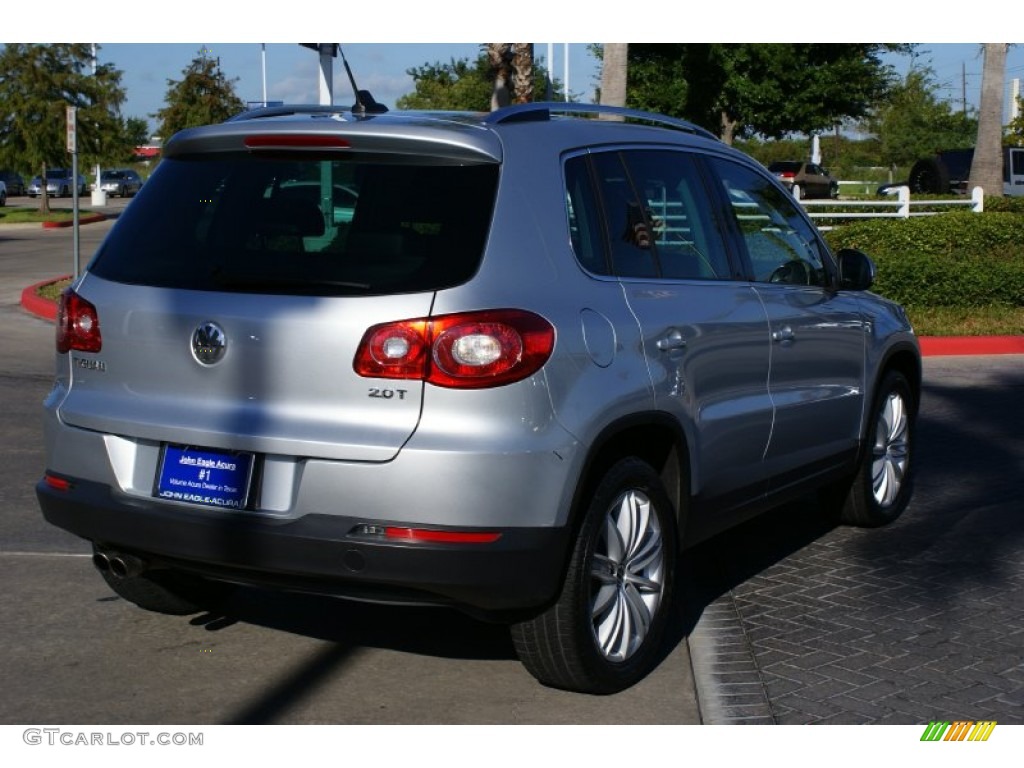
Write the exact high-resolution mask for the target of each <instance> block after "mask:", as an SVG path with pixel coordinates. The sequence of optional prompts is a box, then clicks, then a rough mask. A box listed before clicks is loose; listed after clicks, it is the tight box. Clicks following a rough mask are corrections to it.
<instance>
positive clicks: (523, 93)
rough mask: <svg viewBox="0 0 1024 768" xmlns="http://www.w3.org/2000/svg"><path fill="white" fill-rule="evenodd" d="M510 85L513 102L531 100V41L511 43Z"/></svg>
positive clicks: (519, 102) (520, 102) (527, 101)
mask: <svg viewBox="0 0 1024 768" xmlns="http://www.w3.org/2000/svg"><path fill="white" fill-rule="evenodd" d="M512 85H513V87H512V90H513V92H514V96H513V97H512V101H513V103H515V104H529V103H530V102H531V101H533V43H512Z"/></svg>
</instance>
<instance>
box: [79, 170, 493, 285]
mask: <svg viewBox="0 0 1024 768" xmlns="http://www.w3.org/2000/svg"><path fill="white" fill-rule="evenodd" d="M497 180H498V167H497V166H496V165H467V166H454V165H438V164H436V162H435V163H432V164H430V165H417V164H408V163H407V162H406V163H401V164H400V163H389V162H378V161H375V162H355V161H351V160H336V159H332V160H322V159H314V160H307V159H303V160H293V159H258V158H253V157H251V156H249V155H243V156H223V155H221V156H217V157H216V158H214V159H209V158H186V159H165V160H163V161H162V162H161V164H160V166H159V168H158V169H157V171H156V172H155V173H154V174H153V176H152V178H151V179H150V180H149V182H147V184H146V187H145V190H144V191H143V193H141V194H140V195H139V197H138V198H137V199H136V200H135V202H133V203H132V205H131V206H129V207H128V209H126V211H125V213H124V214H123V216H122V217H121V219H120V220H119V221H118V223H117V225H116V226H115V227H114V228H113V229H112V230H111V233H110V235H109V236H108V237H107V239H106V241H105V242H104V244H103V246H102V247H101V249H100V250H99V252H98V253H97V254H96V257H95V258H94V260H93V262H92V264H91V265H90V267H89V269H90V271H91V272H92V273H94V274H96V275H98V276H100V277H103V278H105V279H109V280H114V281H118V282H124V283H133V284H143V285H152V286H159V287H170V288H185V289H190V290H216V291H239V292H253V293H289V294H310V295H346V294H384V293H404V292H418V291H429V290H437V289H439V288H445V287H449V286H452V285H457V284H459V283H461V282H465V281H466V280H468V279H469V278H470V277H471V276H472V275H473V274H474V272H475V271H476V269H477V267H478V266H479V263H480V259H481V257H482V254H483V249H484V244H485V241H486V238H487V232H488V229H489V226H490V219H491V212H492V208H493V205H494V197H495V190H496V187H497Z"/></svg>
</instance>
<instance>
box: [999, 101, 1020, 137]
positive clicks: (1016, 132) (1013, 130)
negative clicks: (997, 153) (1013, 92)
mask: <svg viewBox="0 0 1024 768" xmlns="http://www.w3.org/2000/svg"><path fill="white" fill-rule="evenodd" d="M1003 143H1004V144H1006V145H1007V146H1012V147H1019V146H1022V145H1024V98H1022V97H1018V98H1017V116H1016V117H1015V118H1013V120H1011V121H1010V124H1009V125H1008V126H1006V136H1005V137H1003Z"/></svg>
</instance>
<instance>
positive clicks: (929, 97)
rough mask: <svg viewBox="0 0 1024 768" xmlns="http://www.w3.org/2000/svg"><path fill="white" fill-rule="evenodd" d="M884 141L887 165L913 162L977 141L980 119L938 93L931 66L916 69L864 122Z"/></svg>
mask: <svg viewBox="0 0 1024 768" xmlns="http://www.w3.org/2000/svg"><path fill="white" fill-rule="evenodd" d="M864 127H865V128H866V129H867V130H868V132H870V133H873V134H874V135H876V136H877V137H878V138H879V140H880V142H881V146H880V149H881V155H882V161H883V164H884V165H887V166H891V165H912V164H913V163H914V162H916V161H917V160H920V159H922V158H925V157H930V156H931V155H933V154H935V152H936V151H937V150H943V149H960V148H964V147H970V146H972V145H973V144H974V140H975V136H976V133H977V130H978V123H977V120H976V119H974V118H973V117H970V116H969V115H966V114H964V113H963V112H962V111H959V110H954V109H953V108H952V107H951V106H950V104H949V103H948V102H945V101H940V100H939V99H938V98H937V96H936V85H935V81H934V76H933V73H932V70H931V69H928V68H914V69H911V70H910V72H908V73H907V76H906V78H905V79H904V81H903V82H902V83H901V84H899V85H894V86H893V87H892V88H891V89H890V92H889V95H888V97H887V99H886V101H885V102H884V103H883V104H882V105H881V106H879V107H878V108H877V109H876V110H875V111H874V112H872V114H871V115H870V116H869V117H868V119H867V120H866V121H865V123H864Z"/></svg>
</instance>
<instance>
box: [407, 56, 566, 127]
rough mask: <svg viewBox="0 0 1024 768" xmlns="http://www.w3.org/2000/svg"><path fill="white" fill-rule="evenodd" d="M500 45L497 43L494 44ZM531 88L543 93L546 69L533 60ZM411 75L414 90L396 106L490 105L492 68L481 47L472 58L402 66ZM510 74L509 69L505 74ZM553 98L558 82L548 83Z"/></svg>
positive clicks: (452, 107)
mask: <svg viewBox="0 0 1024 768" xmlns="http://www.w3.org/2000/svg"><path fill="white" fill-rule="evenodd" d="M497 45H501V44H497ZM532 70H533V92H534V93H535V94H536V93H544V92H545V89H546V87H547V71H546V69H545V68H544V67H543V66H541V65H538V64H536V63H534V64H533V65H532ZM406 74H408V75H409V76H410V77H411V78H412V79H413V84H414V87H415V90H414V91H413V92H412V93H409V94H406V95H405V96H401V97H399V99H398V100H397V101H396V102H395V106H396V107H397V108H398V109H431V110H434V109H440V110H469V111H473V112H486V111H488V110H490V108H491V96H492V93H493V91H494V80H495V69H494V67H493V66H492V64H491V60H490V58H489V55H488V51H486V50H484V51H482V52H481V53H480V55H479V56H477V58H476V60H475V61H470V59H468V58H461V59H452V60H451V61H449V62H448V63H447V64H445V63H442V62H435V63H433V64H430V63H427V64H424V65H423V66H422V67H413V68H411V69H407V70H406ZM508 76H509V77H511V76H512V74H511V70H510V72H509V74H508ZM552 90H553V96H552V98H554V99H559V98H561V97H562V90H561V84H560V83H559V82H558V81H555V82H554V83H553V86H552Z"/></svg>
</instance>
